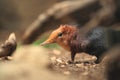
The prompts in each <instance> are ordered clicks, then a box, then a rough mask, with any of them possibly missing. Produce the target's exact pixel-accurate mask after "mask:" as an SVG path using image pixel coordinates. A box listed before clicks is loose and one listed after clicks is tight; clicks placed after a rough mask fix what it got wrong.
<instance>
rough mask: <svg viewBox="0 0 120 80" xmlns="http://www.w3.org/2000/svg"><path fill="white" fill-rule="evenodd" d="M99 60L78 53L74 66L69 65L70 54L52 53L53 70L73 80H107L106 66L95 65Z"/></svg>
mask: <svg viewBox="0 0 120 80" xmlns="http://www.w3.org/2000/svg"><path fill="white" fill-rule="evenodd" d="M96 59H97V58H96V57H95V56H90V55H88V54H86V53H78V54H77V55H76V58H75V63H74V64H69V63H68V61H69V60H70V53H69V52H66V51H64V50H63V51H62V50H61V51H59V50H53V51H52V52H51V53H50V60H51V62H52V69H53V70H54V71H56V72H58V73H61V74H64V75H67V76H69V77H71V79H73V80H106V79H105V73H104V66H103V65H102V64H95V63H94V61H95V60H96Z"/></svg>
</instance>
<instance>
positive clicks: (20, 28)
mask: <svg viewBox="0 0 120 80" xmlns="http://www.w3.org/2000/svg"><path fill="white" fill-rule="evenodd" d="M61 24H71V25H76V26H79V27H83V30H84V31H86V32H87V31H88V30H90V29H91V28H94V27H98V26H102V27H107V28H113V29H116V30H120V0H0V43H3V42H4V41H5V40H6V39H7V38H8V36H9V34H10V33H11V32H14V33H15V34H16V38H17V42H18V43H19V42H21V43H22V44H31V43H33V42H35V43H34V44H35V45H36V44H37V45H39V44H40V43H41V42H43V41H44V40H45V39H46V38H47V37H48V35H49V34H48V33H50V32H51V31H52V30H53V29H55V28H57V27H59V25H61ZM43 33H44V34H43ZM41 35H42V37H41ZM118 36H119V35H118ZM12 37H13V36H12ZM38 38H39V40H38ZM36 40H38V41H36ZM118 40H120V38H119V39H118ZM12 41H13V42H14V44H15V45H14V46H15V49H16V40H14V37H13V39H12ZM6 43H7V42H5V44H4V45H6ZM8 46H9V45H8ZM18 46H19V45H18ZM22 47H23V46H22ZM46 47H47V46H46ZM48 47H49V46H48ZM50 47H51V46H50ZM1 48H4V47H3V46H1ZM52 48H53V49H49V48H48V49H46V48H43V47H41V46H37V47H35V46H34V47H33V46H32V47H31V46H29V47H23V48H21V49H20V50H19V47H18V48H17V52H15V53H14V54H13V55H12V57H11V59H10V60H8V61H6V62H5V61H4V60H3V61H2V59H0V60H1V63H0V73H2V77H1V76H0V80H19V77H20V78H21V76H22V77H23V79H24V80H35V79H40V80H43V79H44V80H59V79H60V80H61V79H62V78H63V79H62V80H80V79H82V80H120V78H119V74H118V78H117V79H116V78H114V77H116V76H115V75H116V74H115V75H113V73H114V72H115V73H116V71H118V73H120V64H119V63H118V60H119V56H120V55H119V53H120V50H119V48H120V47H118V48H117V49H115V50H110V51H109V52H106V53H108V54H109V53H110V54H111V55H110V59H108V61H106V62H105V63H108V62H111V63H109V64H108V65H107V67H106V66H105V65H106V64H105V65H104V64H95V63H94V62H91V63H78V64H75V65H71V64H68V63H67V61H68V60H69V58H70V54H69V52H67V51H65V50H64V49H61V48H60V47H59V46H56V45H52ZM56 48H59V50H58V49H56ZM7 50H8V51H9V49H7ZM18 50H19V51H18ZM39 53H41V54H39ZM42 53H46V54H47V53H48V54H47V56H46V55H45V54H42ZM64 53H65V54H64ZM67 53H68V54H67ZM113 53H116V54H117V55H116V56H115V57H114V58H115V61H114V59H113V62H112V58H111V57H112V56H113ZM48 55H49V59H48ZM81 55H82V56H81ZM5 57H6V56H5ZM85 59H88V60H92V59H96V58H95V57H94V56H90V55H86V54H85V53H83V54H80V55H78V56H77V60H81V61H82V60H85ZM4 62H5V63H4ZM114 62H117V63H116V64H117V65H119V66H117V68H116V66H113V68H112V67H110V69H109V66H112V65H114ZM42 64H43V65H42ZM51 64H52V65H51ZM29 66H31V67H29ZM105 67H106V68H108V71H106V72H108V73H107V74H108V78H109V77H110V79H106V77H105V74H104V72H105V70H104V68H105ZM114 69H116V70H114ZM2 70H3V71H2ZM1 71H2V72H1ZM49 71H50V72H49ZM52 71H56V72H57V73H62V74H64V75H67V76H68V77H69V78H68V79H64V77H65V76H63V75H62V76H57V74H56V72H55V75H54V74H51V72H52ZM109 71H111V72H109ZM112 71H113V72H112ZM11 73H13V74H11ZM16 73H17V74H16ZM52 73H53V72H52ZM39 74H40V75H42V76H43V77H41V76H40V75H39ZM43 74H44V75H43ZM6 75H7V77H6ZM46 75H47V76H48V77H46ZM98 75H99V77H98ZM111 75H113V79H112V78H111ZM16 76H17V77H16ZM26 76H27V77H26ZM51 76H52V78H51ZM60 77H61V78H60ZM9 78H11V79H9ZM58 78H59V79H58ZM21 80H22V79H21Z"/></svg>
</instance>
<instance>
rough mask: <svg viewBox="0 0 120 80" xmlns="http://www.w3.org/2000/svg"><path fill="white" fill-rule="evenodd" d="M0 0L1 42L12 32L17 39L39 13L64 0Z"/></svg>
mask: <svg viewBox="0 0 120 80" xmlns="http://www.w3.org/2000/svg"><path fill="white" fill-rule="evenodd" d="M48 1H49V0H0V42H1V41H3V40H5V39H6V38H7V37H8V35H9V34H10V33H11V32H15V33H16V35H17V39H18V40H19V38H20V37H21V35H23V32H24V31H25V29H26V28H27V27H29V25H30V24H31V23H32V22H33V21H34V20H35V19H37V17H38V15H39V14H40V13H42V12H44V11H45V10H46V9H48V8H50V7H51V6H52V5H53V4H55V3H56V2H59V1H62V0H51V1H49V2H48Z"/></svg>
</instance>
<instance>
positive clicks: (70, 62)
mask: <svg viewBox="0 0 120 80" xmlns="http://www.w3.org/2000/svg"><path fill="white" fill-rule="evenodd" d="M67 63H68V64H74V63H75V62H74V61H71V60H68V61H67Z"/></svg>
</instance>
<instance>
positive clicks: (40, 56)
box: [0, 46, 66, 80]
mask: <svg viewBox="0 0 120 80" xmlns="http://www.w3.org/2000/svg"><path fill="white" fill-rule="evenodd" d="M48 65H49V58H48V51H47V50H46V49H44V48H42V47H37V46H36V47H32V46H23V47H21V48H18V50H17V51H16V52H15V53H14V54H13V60H11V61H7V62H1V63H0V80H61V79H62V80H66V79H65V77H64V76H62V75H59V74H54V73H53V72H51V71H50V70H49V69H48Z"/></svg>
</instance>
